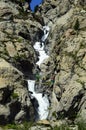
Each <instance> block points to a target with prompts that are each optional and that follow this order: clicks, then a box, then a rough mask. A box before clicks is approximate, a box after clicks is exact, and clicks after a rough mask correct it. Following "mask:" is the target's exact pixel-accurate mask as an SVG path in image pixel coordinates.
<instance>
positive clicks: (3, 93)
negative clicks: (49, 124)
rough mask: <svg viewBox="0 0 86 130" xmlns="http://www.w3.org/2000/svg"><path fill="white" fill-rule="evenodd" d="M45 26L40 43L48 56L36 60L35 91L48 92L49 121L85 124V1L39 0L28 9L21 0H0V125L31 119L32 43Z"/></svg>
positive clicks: (33, 51) (34, 52)
mask: <svg viewBox="0 0 86 130" xmlns="http://www.w3.org/2000/svg"><path fill="white" fill-rule="evenodd" d="M28 2H29V3H30V2H31V1H28ZM44 25H47V26H49V27H50V33H49V36H48V38H47V40H46V41H45V48H44V49H45V51H46V53H47V54H48V55H49V58H48V59H46V60H44V61H43V63H42V64H41V65H40V70H41V72H42V75H41V78H40V80H41V88H40V87H38V89H37V92H43V93H44V94H47V95H48V97H49V101H50V108H49V111H50V112H49V116H48V120H49V121H58V120H64V121H66V122H77V121H80V120H83V121H84V122H85V123H86V1H85V0H44V2H43V3H42V4H41V5H39V7H38V8H36V9H35V12H32V11H30V10H29V5H28V10H27V8H26V7H25V2H24V1H23V0H13V1H12V0H0V124H1V125H2V124H3V125H4V124H7V123H12V122H15V123H16V122H17V123H18V122H22V121H32V120H33V118H34V108H33V105H32V103H31V101H30V95H29V93H28V84H27V79H31V78H33V75H34V71H35V69H34V68H35V67H36V68H37V65H36V62H37V61H38V55H39V54H38V52H37V51H35V49H34V48H33V46H34V44H35V42H36V41H40V39H41V38H42V35H43V30H42V27H43V26H44ZM52 77H53V80H54V81H53V84H52V83H51V80H52Z"/></svg>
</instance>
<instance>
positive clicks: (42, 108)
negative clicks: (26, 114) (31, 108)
mask: <svg viewBox="0 0 86 130" xmlns="http://www.w3.org/2000/svg"><path fill="white" fill-rule="evenodd" d="M34 87H35V80H28V89H29V91H30V92H31V99H33V98H35V99H36V100H37V101H38V104H39V106H38V108H36V111H37V112H38V116H39V120H43V119H46V118H47V116H48V113H49V111H48V108H49V101H48V97H47V95H44V96H42V93H36V92H35V91H34Z"/></svg>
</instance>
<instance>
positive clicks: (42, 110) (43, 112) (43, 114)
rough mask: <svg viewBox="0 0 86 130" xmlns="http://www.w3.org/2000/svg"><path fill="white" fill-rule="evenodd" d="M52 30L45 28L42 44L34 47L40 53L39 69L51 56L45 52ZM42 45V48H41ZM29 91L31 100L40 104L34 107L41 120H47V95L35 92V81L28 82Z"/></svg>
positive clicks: (37, 43) (38, 43) (36, 44)
mask: <svg viewBox="0 0 86 130" xmlns="http://www.w3.org/2000/svg"><path fill="white" fill-rule="evenodd" d="M49 30H50V28H49V27H48V26H44V27H43V32H44V35H43V36H42V38H41V42H36V43H35V45H34V49H35V50H36V51H38V52H39V61H38V62H37V63H36V64H37V65H38V66H39V67H40V64H41V63H42V62H43V60H44V59H46V58H48V57H49V56H48V55H47V54H46V53H45V51H44V42H45V40H46V39H47V37H48V35H49ZM40 44H42V46H40ZM28 90H29V92H30V98H31V99H32V100H33V99H34V100H36V101H37V102H38V106H37V105H36V106H34V107H35V110H36V113H37V114H38V115H37V118H38V119H39V120H43V119H47V117H48V114H49V109H48V108H49V100H48V97H47V95H46V94H45V95H44V94H42V93H36V92H35V80H28Z"/></svg>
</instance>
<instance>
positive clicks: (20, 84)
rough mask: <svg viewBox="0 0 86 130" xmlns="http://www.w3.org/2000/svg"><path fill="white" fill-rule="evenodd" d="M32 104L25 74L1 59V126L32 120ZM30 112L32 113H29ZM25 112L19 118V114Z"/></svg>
mask: <svg viewBox="0 0 86 130" xmlns="http://www.w3.org/2000/svg"><path fill="white" fill-rule="evenodd" d="M30 107H31V103H30V99H29V95H28V91H27V83H26V81H25V80H24V77H23V74H22V73H21V72H20V71H19V70H17V69H16V68H14V67H13V66H12V65H10V64H9V63H8V62H6V61H5V60H4V59H1V58H0V124H5V123H8V122H12V121H14V120H19V121H23V120H26V119H29V120H30V113H31V110H30ZM29 110H30V111H29ZM21 111H23V112H24V114H23V116H22V113H21V114H20V115H19V116H18V114H19V113H20V112H21Z"/></svg>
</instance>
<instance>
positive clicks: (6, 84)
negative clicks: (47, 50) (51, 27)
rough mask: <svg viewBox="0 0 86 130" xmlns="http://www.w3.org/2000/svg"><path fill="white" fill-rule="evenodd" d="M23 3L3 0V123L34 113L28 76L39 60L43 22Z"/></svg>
mask: <svg viewBox="0 0 86 130" xmlns="http://www.w3.org/2000/svg"><path fill="white" fill-rule="evenodd" d="M24 5H25V3H22V2H21V1H20V0H16V1H11V0H0V124H5V123H8V122H12V121H22V120H26V119H27V120H30V119H31V117H33V116H34V115H33V109H32V105H31V102H30V99H29V95H28V90H27V82H26V81H25V77H27V76H28V77H29V78H30V77H31V74H32V69H33V68H34V66H35V62H36V60H37V57H36V52H35V51H34V49H33V44H34V42H35V41H36V40H37V36H36V35H37V31H38V32H39V31H40V32H41V30H40V27H41V24H40V22H37V20H35V19H34V16H33V13H31V12H30V11H29V10H28V13H27V8H26V7H25V6H24ZM38 37H39V36H38ZM31 109H32V110H31ZM31 111H32V112H31ZM30 115H31V116H30Z"/></svg>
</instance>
